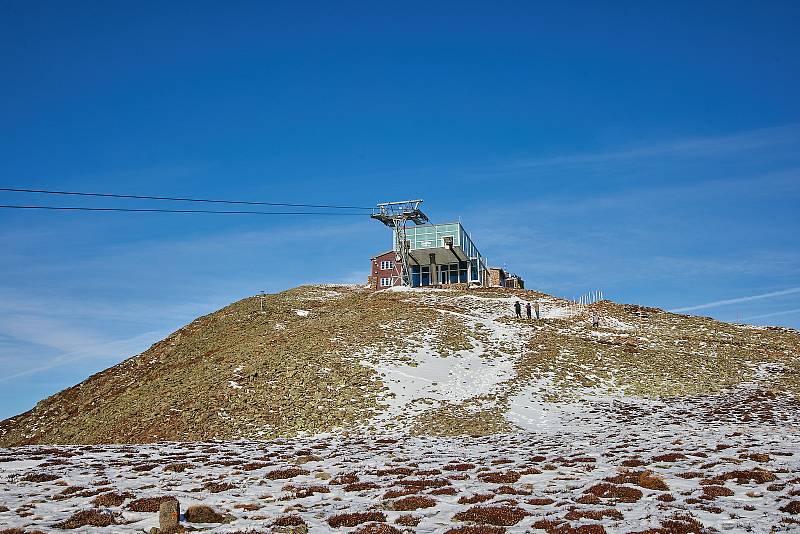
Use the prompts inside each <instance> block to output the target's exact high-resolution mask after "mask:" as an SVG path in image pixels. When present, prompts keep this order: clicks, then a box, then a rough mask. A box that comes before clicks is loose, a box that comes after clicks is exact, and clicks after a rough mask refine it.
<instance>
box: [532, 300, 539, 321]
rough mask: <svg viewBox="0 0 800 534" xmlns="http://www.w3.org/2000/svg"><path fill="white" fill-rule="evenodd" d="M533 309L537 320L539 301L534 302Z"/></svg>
mask: <svg viewBox="0 0 800 534" xmlns="http://www.w3.org/2000/svg"><path fill="white" fill-rule="evenodd" d="M533 310H534V311H535V312H536V320H537V321H538V320H539V303H538V302H536V303H534V305H533Z"/></svg>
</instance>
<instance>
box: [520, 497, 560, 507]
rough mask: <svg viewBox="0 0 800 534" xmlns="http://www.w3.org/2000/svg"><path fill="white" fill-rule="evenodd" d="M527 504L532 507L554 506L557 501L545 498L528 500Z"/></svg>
mask: <svg viewBox="0 0 800 534" xmlns="http://www.w3.org/2000/svg"><path fill="white" fill-rule="evenodd" d="M525 502H526V503H527V504H530V505H531V506H547V505H548V504H553V503H554V502H556V501H554V500H553V499H549V498H543V499H528V500H527V501H525Z"/></svg>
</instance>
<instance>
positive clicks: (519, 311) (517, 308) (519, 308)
mask: <svg viewBox="0 0 800 534" xmlns="http://www.w3.org/2000/svg"><path fill="white" fill-rule="evenodd" d="M514 311H515V312H517V319H522V305H521V304H520V303H519V301H517V302H515V303H514Z"/></svg>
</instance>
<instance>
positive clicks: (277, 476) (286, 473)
mask: <svg viewBox="0 0 800 534" xmlns="http://www.w3.org/2000/svg"><path fill="white" fill-rule="evenodd" d="M308 473H309V472H308V471H306V470H305V469H301V468H299V467H287V468H286V469H274V470H272V471H270V472H269V473H267V474H266V477H267V478H268V479H270V480H284V479H288V478H294V477H297V476H300V475H307V474H308Z"/></svg>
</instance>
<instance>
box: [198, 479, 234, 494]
mask: <svg viewBox="0 0 800 534" xmlns="http://www.w3.org/2000/svg"><path fill="white" fill-rule="evenodd" d="M203 487H204V488H205V489H206V490H208V491H210V492H211V493H221V492H223V491H228V490H230V489H233V488H235V487H236V484H231V483H229V482H206V483H205V484H203Z"/></svg>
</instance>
